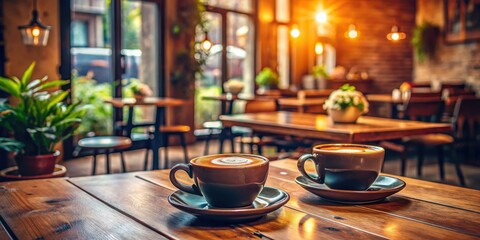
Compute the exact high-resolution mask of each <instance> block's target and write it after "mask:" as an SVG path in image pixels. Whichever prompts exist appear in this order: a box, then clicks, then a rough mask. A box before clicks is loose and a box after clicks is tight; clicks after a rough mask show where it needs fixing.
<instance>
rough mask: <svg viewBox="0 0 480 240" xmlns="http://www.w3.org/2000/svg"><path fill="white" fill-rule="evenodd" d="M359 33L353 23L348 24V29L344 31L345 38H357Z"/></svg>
mask: <svg viewBox="0 0 480 240" xmlns="http://www.w3.org/2000/svg"><path fill="white" fill-rule="evenodd" d="M358 35H359V33H358V31H357V28H356V27H355V25H354V24H350V26H348V31H347V32H345V37H346V38H350V39H353V38H357V37H358Z"/></svg>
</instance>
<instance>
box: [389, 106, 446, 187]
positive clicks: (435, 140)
mask: <svg viewBox="0 0 480 240" xmlns="http://www.w3.org/2000/svg"><path fill="white" fill-rule="evenodd" d="M443 107H444V102H443V101H442V99H441V98H440V97H429V98H415V97H412V98H410V99H409V101H408V102H407V104H406V106H405V110H404V118H405V119H409V120H415V121H427V122H438V121H439V120H440V117H441V114H442V112H443ZM452 143H453V138H452V137H451V136H449V135H446V134H427V135H420V136H412V137H405V138H403V139H402V140H401V141H400V142H399V143H397V142H392V141H383V142H381V143H380V146H382V147H384V148H385V149H389V150H393V151H396V152H399V153H401V174H402V176H405V171H406V163H407V154H408V152H409V151H410V150H411V149H415V150H416V152H417V155H418V166H417V175H418V176H421V175H422V165H423V159H424V151H425V148H426V147H436V148H437V153H438V154H437V160H438V165H439V171H440V178H441V179H442V180H444V178H445V171H444V159H443V155H444V152H443V146H444V145H445V144H447V145H448V144H452Z"/></svg>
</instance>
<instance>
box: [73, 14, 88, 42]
mask: <svg viewBox="0 0 480 240" xmlns="http://www.w3.org/2000/svg"><path fill="white" fill-rule="evenodd" d="M71 26H72V30H71V35H72V36H71V39H72V46H75V47H87V46H88V22H87V21H79V20H74V21H72V25H71Z"/></svg>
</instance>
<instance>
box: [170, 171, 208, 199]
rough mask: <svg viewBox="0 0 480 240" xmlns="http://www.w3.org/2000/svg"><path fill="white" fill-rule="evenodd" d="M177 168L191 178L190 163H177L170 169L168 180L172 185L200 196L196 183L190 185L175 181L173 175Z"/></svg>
mask: <svg viewBox="0 0 480 240" xmlns="http://www.w3.org/2000/svg"><path fill="white" fill-rule="evenodd" d="M178 170H183V171H185V172H186V173H187V174H188V176H189V177H190V178H193V171H192V165H190V164H185V163H179V164H177V165H175V166H173V167H172V170H170V182H172V184H173V186H175V187H177V188H178V189H180V190H182V191H184V192H188V193H192V194H196V195H200V196H202V193H201V192H200V190H199V189H198V187H197V185H195V184H192V186H187V185H185V184H182V183H179V182H178V181H177V178H176V177H175V173H176V172H177V171H178Z"/></svg>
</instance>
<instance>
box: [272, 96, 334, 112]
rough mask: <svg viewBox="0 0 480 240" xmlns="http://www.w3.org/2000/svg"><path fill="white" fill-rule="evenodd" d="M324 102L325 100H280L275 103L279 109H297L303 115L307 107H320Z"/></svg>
mask: <svg viewBox="0 0 480 240" xmlns="http://www.w3.org/2000/svg"><path fill="white" fill-rule="evenodd" d="M325 100H326V99H325V98H305V99H300V98H280V99H278V100H277V101H278V106H279V107H280V109H291V108H293V109H297V111H298V112H300V113H304V112H306V111H307V109H308V108H309V107H319V106H320V107H322V106H323V104H324V103H325Z"/></svg>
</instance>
